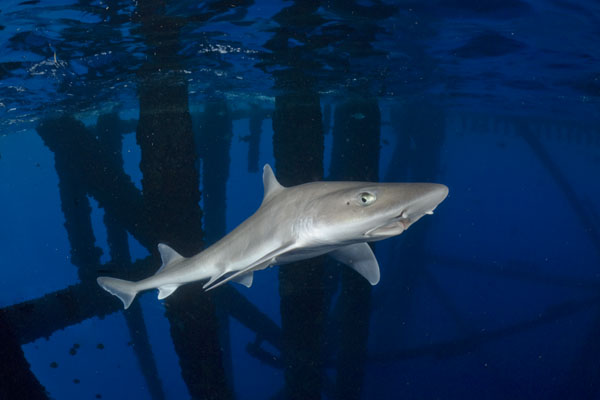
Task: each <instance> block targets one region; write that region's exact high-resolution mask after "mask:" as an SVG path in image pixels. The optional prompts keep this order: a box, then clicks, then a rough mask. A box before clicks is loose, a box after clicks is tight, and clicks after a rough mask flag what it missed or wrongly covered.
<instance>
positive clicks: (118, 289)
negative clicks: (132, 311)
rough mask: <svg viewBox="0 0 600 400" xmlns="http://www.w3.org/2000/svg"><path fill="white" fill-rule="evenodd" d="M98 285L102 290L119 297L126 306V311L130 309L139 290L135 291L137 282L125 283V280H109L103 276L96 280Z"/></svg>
mask: <svg viewBox="0 0 600 400" xmlns="http://www.w3.org/2000/svg"><path fill="white" fill-rule="evenodd" d="M96 281H97V282H98V285H100V287H102V289H104V290H106V291H107V292H108V293H110V294H114V295H115V296H117V297H118V298H119V299H120V300H121V301H122V302H123V305H124V306H125V309H127V308H129V306H130V305H131V302H132V301H133V299H135V295H136V294H137V292H138V291H137V290H135V282H130V281H125V280H123V279H117V278H109V277H107V276H101V277H99V278H98V279H96Z"/></svg>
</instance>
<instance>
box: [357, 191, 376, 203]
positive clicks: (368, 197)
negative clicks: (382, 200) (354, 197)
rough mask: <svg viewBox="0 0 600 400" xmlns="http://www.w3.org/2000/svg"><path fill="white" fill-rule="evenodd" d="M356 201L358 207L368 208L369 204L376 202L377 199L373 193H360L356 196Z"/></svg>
mask: <svg viewBox="0 0 600 400" xmlns="http://www.w3.org/2000/svg"><path fill="white" fill-rule="evenodd" d="M358 200H359V203H360V205H362V206H370V205H371V204H373V203H374V202H375V200H377V197H375V195H374V194H373V193H369V192H362V193H361V194H359V195H358Z"/></svg>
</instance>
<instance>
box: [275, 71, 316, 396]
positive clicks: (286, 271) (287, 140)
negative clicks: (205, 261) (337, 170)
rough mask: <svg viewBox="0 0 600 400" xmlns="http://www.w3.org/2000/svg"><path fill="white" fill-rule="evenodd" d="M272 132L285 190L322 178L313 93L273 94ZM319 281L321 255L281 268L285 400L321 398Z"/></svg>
mask: <svg viewBox="0 0 600 400" xmlns="http://www.w3.org/2000/svg"><path fill="white" fill-rule="evenodd" d="M299 78H301V77H299ZM273 132H274V134H273V149H274V154H275V167H276V170H277V177H278V178H279V180H280V182H281V183H282V184H283V185H284V186H285V185H295V184H299V183H303V182H309V181H315V180H320V179H322V177H323V147H324V145H323V128H322V117H321V108H320V104H319V96H318V95H317V94H316V93H315V92H312V91H310V90H298V91H294V92H288V93H285V94H282V95H279V96H277V98H276V100H275V111H274V112H273ZM323 279H324V267H323V258H321V257H319V258H315V259H311V260H307V261H303V262H298V263H293V264H290V265H286V266H282V267H281V268H280V269H279V294H280V297H281V303H280V304H281V329H282V334H283V339H282V345H283V346H282V354H281V356H282V359H283V363H284V376H285V396H286V398H287V399H303V400H308V399H320V398H321V385H322V378H321V375H322V349H321V346H322V336H323V324H324V318H325V314H326V309H325V301H324V298H325V293H324V286H323Z"/></svg>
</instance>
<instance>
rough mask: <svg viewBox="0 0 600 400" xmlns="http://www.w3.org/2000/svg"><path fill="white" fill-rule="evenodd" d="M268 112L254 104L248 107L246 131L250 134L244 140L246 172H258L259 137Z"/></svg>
mask: <svg viewBox="0 0 600 400" xmlns="http://www.w3.org/2000/svg"><path fill="white" fill-rule="evenodd" d="M268 113H269V112H268V111H267V110H264V109H262V108H260V107H259V106H258V105H256V104H251V105H250V119H249V123H248V130H249V131H250V134H249V135H248V136H246V137H245V138H244V140H246V141H247V142H248V172H258V170H259V165H258V157H259V155H260V135H261V134H262V123H263V121H264V119H265V118H266V117H267V115H268Z"/></svg>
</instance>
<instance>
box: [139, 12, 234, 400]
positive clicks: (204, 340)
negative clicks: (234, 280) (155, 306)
mask: <svg viewBox="0 0 600 400" xmlns="http://www.w3.org/2000/svg"><path fill="white" fill-rule="evenodd" d="M164 8H165V3H164V2H163V1H160V0H145V1H140V2H139V3H138V9H137V15H138V16H139V18H140V22H141V28H140V32H141V33H142V34H143V35H144V37H145V40H146V44H147V46H148V62H147V63H146V64H145V65H144V66H142V68H141V69H140V70H139V71H138V82H139V86H138V93H139V101H140V120H139V122H138V127H137V132H136V139H137V142H138V144H139V146H140V148H141V151H142V159H141V162H140V170H141V171H142V174H143V178H142V188H143V193H144V198H143V202H144V215H145V217H146V218H147V219H148V221H149V224H150V226H152V229H154V230H155V231H156V232H157V237H158V238H159V240H162V241H164V242H166V243H167V244H168V245H170V246H172V247H173V248H174V249H176V250H177V251H178V252H180V253H181V254H182V255H184V256H192V255H194V254H196V253H198V252H199V251H200V250H201V248H202V236H203V232H202V211H201V210H200V207H199V205H198V203H199V201H200V191H199V189H198V185H199V175H198V171H197V169H196V168H195V165H196V161H197V156H196V152H195V150H194V138H193V132H192V120H191V116H190V113H189V104H188V90H187V89H188V88H187V84H186V80H185V77H184V76H183V72H182V71H181V67H180V65H178V60H179V59H180V57H181V56H180V55H179V49H180V43H179V35H180V27H181V25H180V23H179V22H178V21H177V20H176V19H174V18H170V17H167V16H165V15H164ZM155 245H156V243H154V246H153V248H154V249H155V248H156V247H155ZM153 251H154V254H156V250H153ZM165 303H166V316H167V318H168V319H169V322H170V328H171V337H172V338H173V343H174V346H175V351H176V353H177V355H178V357H179V365H180V367H181V373H182V378H183V380H184V382H185V383H186V385H187V388H188V390H189V393H190V395H191V396H192V398H193V399H229V398H231V396H232V394H231V390H230V388H229V386H228V385H227V379H226V373H225V369H224V366H223V360H222V353H221V346H220V343H219V335H218V320H217V317H216V313H215V305H214V303H213V301H212V299H211V297H210V296H209V295H208V294H206V293H205V292H204V291H203V290H202V284H201V283H192V284H188V285H184V286H182V287H180V288H179V289H178V290H177V292H175V293H174V294H173V295H171V296H169V297H168V298H167V299H166V300H165Z"/></svg>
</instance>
